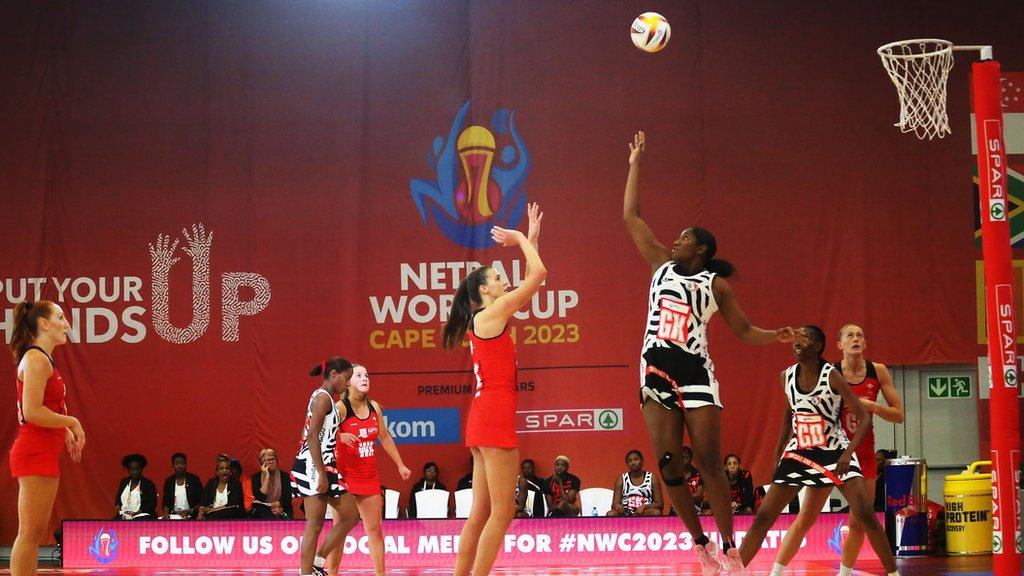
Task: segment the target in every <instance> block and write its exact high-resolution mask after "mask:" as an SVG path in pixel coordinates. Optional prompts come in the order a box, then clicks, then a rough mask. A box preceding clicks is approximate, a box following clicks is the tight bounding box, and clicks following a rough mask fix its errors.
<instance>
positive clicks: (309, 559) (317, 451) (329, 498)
mask: <svg viewBox="0 0 1024 576" xmlns="http://www.w3.org/2000/svg"><path fill="white" fill-rule="evenodd" d="M309 375H310V376H323V381H322V382H321V385H320V387H319V388H317V389H316V390H314V391H313V394H312V395H311V396H310V397H309V404H307V406H306V423H305V424H304V425H303V428H302V440H301V441H300V442H299V452H298V454H296V455H295V464H293V465H292V473H291V477H292V495H293V496H295V497H297V498H302V507H303V511H304V512H305V514H306V530H305V532H304V533H303V536H302V549H301V551H300V553H299V575H300V576H312V575H317V576H324V575H326V574H327V572H326V571H325V570H324V563H325V561H326V558H327V556H328V555H329V554H330V553H331V552H332V551H333V550H334V548H335V547H337V546H338V544H339V543H340V542H341V539H342V536H344V535H345V534H348V532H349V531H350V530H351V529H352V527H353V526H355V525H356V523H357V522H358V521H359V510H358V509H357V508H356V503H355V499H354V498H351V497H343V496H346V495H347V494H346V492H347V487H346V486H345V483H344V482H343V481H342V479H341V478H340V477H339V475H338V469H337V468H336V467H335V454H334V447H335V443H336V442H337V438H338V427H339V425H340V423H341V419H340V418H339V416H338V408H337V407H336V406H335V405H334V397H335V396H336V395H340V394H341V393H342V392H344V391H345V389H347V388H348V381H349V379H350V378H351V377H352V363H351V362H349V361H348V360H345V359H344V358H339V357H337V356H334V357H332V358H328V359H327V360H324V361H323V363H321V364H318V365H316V366H314V367H313V369H312V370H311V371H310V372H309ZM328 505H330V506H331V508H332V511H333V513H334V516H333V520H334V524H333V526H332V527H331V531H330V532H328V533H327V536H326V537H325V538H324V541H323V544H321V545H320V548H319V550H318V549H317V540H319V539H320V532H321V531H322V530H323V527H324V517H325V516H326V512H327V506H328Z"/></svg>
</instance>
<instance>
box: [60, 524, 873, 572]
mask: <svg viewBox="0 0 1024 576" xmlns="http://www.w3.org/2000/svg"><path fill="white" fill-rule="evenodd" d="M753 519H754V518H753V516H737V517H736V538H737V542H742V540H743V537H744V536H745V534H746V531H747V529H748V528H749V527H750V524H751V522H752V521H753ZM795 519H796V516H795V515H790V514H784V515H782V516H779V519H778V521H777V522H776V523H775V526H773V527H772V530H770V531H769V532H768V535H767V537H766V538H765V541H764V545H763V546H762V555H763V558H761V559H769V558H772V557H774V552H773V551H774V550H776V549H777V548H778V546H779V545H780V544H781V543H782V538H783V537H784V536H785V534H786V530H787V529H788V528H789V526H790V525H791V524H792V523H793V521H794V520H795ZM462 522H463V521H462V520H398V521H385V522H384V548H385V551H386V554H387V557H386V561H387V564H388V565H389V566H391V567H421V568H426V567H437V568H443V567H450V566H453V565H454V562H455V553H456V552H457V551H458V545H459V533H460V531H461V530H462ZM701 522H702V524H703V525H704V529H705V532H706V534H707V535H708V537H709V538H711V539H714V540H716V541H718V542H719V543H720V540H721V538H720V535H719V534H718V532H717V531H716V530H715V526H714V520H713V519H711V518H701ZM847 522H848V515H847V514H838V513H836V514H828V513H825V514H822V515H821V516H820V517H819V518H818V520H817V522H815V524H814V528H812V529H811V531H810V532H808V533H807V536H806V537H805V538H804V541H803V542H802V543H801V548H800V552H799V553H798V559H800V560H809V561H813V560H823V561H838V559H839V557H840V555H841V554H842V545H843V542H845V540H846V537H847V535H848V533H849V528H848V525H847ZM303 526H304V524H303V523H302V522H299V521H227V520H225V521H206V522H188V521H184V522H179V521H134V522H100V521H93V520H89V521H79V520H74V521H71V520H69V521H65V522H64V566H65V567H66V568H122V567H137V568H155V567H167V568H171V567H173V568H244V567H259V568H291V567H295V566H297V565H298V562H299V553H298V550H299V544H300V542H301V536H302V530H303ZM329 528H330V521H328V522H327V523H326V524H325V526H324V533H326V531H327V530H328V529H329ZM344 546H345V549H344V556H343V558H344V559H343V561H342V566H343V567H348V568H367V567H370V568H372V566H373V565H372V563H371V562H370V557H369V547H368V545H367V539H366V535H365V534H364V533H363V532H362V524H359V525H357V526H356V528H355V529H354V530H353V531H352V532H351V533H350V534H349V536H348V537H347V538H346V539H345V544H344ZM860 557H861V558H864V559H870V558H874V553H873V552H872V551H871V547H870V546H864V547H863V548H862V549H861V556H860ZM688 560H693V561H696V554H695V553H694V552H693V539H692V538H691V537H690V534H689V533H688V532H687V531H686V530H685V529H684V528H683V527H682V525H681V524H680V522H679V519H678V518H674V517H671V518H670V517H661V518H603V517H602V518H574V519H554V518H549V519H536V520H533V519H527V520H515V521H514V522H513V523H512V526H511V527H510V528H509V531H508V533H507V534H506V535H505V543H504V546H503V547H502V549H501V552H500V553H499V554H498V559H497V562H496V563H495V567H496V568H500V567H512V566H562V565H566V566H568V565H594V566H599V565H610V564H633V565H638V566H642V565H657V564H667V563H678V562H681V561H688Z"/></svg>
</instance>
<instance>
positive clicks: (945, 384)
mask: <svg viewBox="0 0 1024 576" xmlns="http://www.w3.org/2000/svg"><path fill="white" fill-rule="evenodd" d="M928 392H929V394H928V395H929V396H931V397H932V398H945V397H947V396H949V379H948V378H929V379H928Z"/></svg>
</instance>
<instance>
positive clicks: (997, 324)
mask: <svg viewBox="0 0 1024 576" xmlns="http://www.w3.org/2000/svg"><path fill="white" fill-rule="evenodd" d="M972 72H973V78H972V82H973V86H972V94H973V97H974V109H975V128H976V133H977V146H978V184H979V195H978V196H979V200H980V211H981V238H982V250H983V254H984V259H985V298H986V319H987V321H988V355H989V365H990V366H991V370H992V380H991V383H990V386H991V394H990V398H991V404H990V412H991V424H990V426H991V439H992V440H991V446H992V448H991V449H992V454H991V459H992V517H993V519H992V554H993V570H994V572H995V573H996V574H999V575H1008V574H1019V573H1020V552H1021V535H1020V512H1019V507H1018V505H1017V490H1018V487H1019V483H1020V478H1019V475H1018V474H1019V473H1018V470H1017V469H1015V467H1014V466H1015V463H1017V462H1019V461H1020V423H1019V421H1018V408H1017V390H1018V387H1019V386H1020V382H1019V376H1018V374H1017V330H1016V326H1014V303H1013V282H1012V262H1011V256H1012V255H1011V249H1010V225H1009V221H1008V215H1007V206H1008V205H1007V192H1008V189H1007V181H1006V147H1005V144H1004V140H1003V120H1002V110H1001V109H1000V85H999V84H1000V80H999V63H998V62H995V61H986V62H975V63H974V65H973V68H972Z"/></svg>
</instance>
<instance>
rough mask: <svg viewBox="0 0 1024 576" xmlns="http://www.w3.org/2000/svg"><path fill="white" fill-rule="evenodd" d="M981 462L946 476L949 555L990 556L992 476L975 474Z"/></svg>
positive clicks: (990, 464)
mask: <svg viewBox="0 0 1024 576" xmlns="http://www.w3.org/2000/svg"><path fill="white" fill-rule="evenodd" d="M979 466H989V467H991V466H992V462H991V461H988V460H983V461H979V462H973V463H972V464H971V465H970V466H968V467H967V470H965V471H964V472H962V473H960V474H954V475H952V476H946V486H945V488H944V490H943V494H944V496H945V500H946V550H947V552H948V553H949V554H951V555H973V554H991V553H992V474H991V473H989V474H978V473H977V469H978V467H979Z"/></svg>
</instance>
